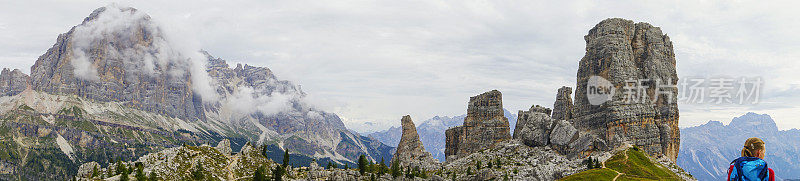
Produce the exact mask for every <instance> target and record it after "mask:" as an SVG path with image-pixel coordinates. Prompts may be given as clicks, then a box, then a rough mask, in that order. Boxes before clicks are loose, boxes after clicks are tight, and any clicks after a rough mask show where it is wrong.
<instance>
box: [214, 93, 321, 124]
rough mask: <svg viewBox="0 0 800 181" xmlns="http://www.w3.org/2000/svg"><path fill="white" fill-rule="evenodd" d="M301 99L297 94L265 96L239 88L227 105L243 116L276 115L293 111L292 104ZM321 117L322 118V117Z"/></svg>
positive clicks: (228, 99)
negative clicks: (255, 114) (254, 114)
mask: <svg viewBox="0 0 800 181" xmlns="http://www.w3.org/2000/svg"><path fill="white" fill-rule="evenodd" d="M297 99H299V97H297V95H295V94H284V93H279V92H276V93H273V94H271V95H265V94H262V93H259V92H257V91H255V90H254V89H253V88H250V87H245V86H242V87H239V88H238V89H237V90H236V92H234V93H233V94H232V95H231V96H229V97H228V98H227V99H226V100H225V101H226V102H225V103H226V104H227V105H228V106H230V107H231V108H233V109H234V110H236V111H238V112H239V113H241V114H252V113H262V114H264V115H274V114H278V113H284V112H288V111H291V109H292V103H293V102H295V100H297ZM320 117H321V116H320Z"/></svg>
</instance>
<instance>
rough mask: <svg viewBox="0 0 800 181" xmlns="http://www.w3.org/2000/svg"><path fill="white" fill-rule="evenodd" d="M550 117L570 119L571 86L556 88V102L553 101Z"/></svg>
mask: <svg viewBox="0 0 800 181" xmlns="http://www.w3.org/2000/svg"><path fill="white" fill-rule="evenodd" d="M552 118H553V119H555V120H568V119H572V87H566V86H562V87H561V88H558V93H556V102H555V103H553V115H552Z"/></svg>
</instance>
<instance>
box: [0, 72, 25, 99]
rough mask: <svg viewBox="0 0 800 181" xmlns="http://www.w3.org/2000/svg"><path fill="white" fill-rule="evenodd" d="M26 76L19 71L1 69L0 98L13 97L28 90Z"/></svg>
mask: <svg viewBox="0 0 800 181" xmlns="http://www.w3.org/2000/svg"><path fill="white" fill-rule="evenodd" d="M28 78H29V76H28V75H25V73H22V71H20V70H19V69H14V70H13V71H11V70H8V69H7V68H3V71H2V72H0V96H13V95H17V94H19V93H20V92H22V91H24V90H25V89H27V88H28Z"/></svg>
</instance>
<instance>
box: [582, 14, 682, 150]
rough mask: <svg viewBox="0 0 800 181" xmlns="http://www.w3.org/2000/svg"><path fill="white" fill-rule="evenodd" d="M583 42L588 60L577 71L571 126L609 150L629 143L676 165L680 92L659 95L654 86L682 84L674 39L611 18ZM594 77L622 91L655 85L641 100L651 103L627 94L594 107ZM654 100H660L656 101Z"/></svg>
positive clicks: (654, 29) (618, 93) (641, 25)
mask: <svg viewBox="0 0 800 181" xmlns="http://www.w3.org/2000/svg"><path fill="white" fill-rule="evenodd" d="M584 39H585V40H586V54H585V55H584V57H583V58H582V59H581V61H580V65H579V69H578V81H577V86H576V90H575V105H574V109H573V111H574V112H573V119H571V122H572V123H574V124H575V125H574V126H575V127H576V128H577V129H579V130H581V131H588V132H592V133H595V134H598V137H600V138H602V139H604V140H605V142H606V143H607V144H608V147H609V148H614V147H617V146H619V145H622V144H624V143H630V144H632V145H637V146H639V147H640V148H642V149H643V150H645V151H646V152H647V153H649V154H653V155H665V156H667V157H668V158H670V160H673V161H674V160H675V158H676V157H677V153H678V148H679V144H680V143H679V140H680V131H679V130H678V104H677V96H678V90H677V88H675V87H673V88H661V89H659V90H658V91H656V88H657V86H656V85H657V84H656V82H655V80H658V81H660V82H659V83H658V84H661V85H675V84H677V82H678V77H677V74H676V71H675V53H674V51H673V50H672V42H671V41H670V40H669V37H668V36H667V35H665V34H663V33H662V32H661V29H660V28H658V27H653V26H652V25H650V24H648V23H634V22H633V21H630V20H625V19H620V18H611V19H606V20H603V21H602V22H600V23H599V24H597V25H596V26H595V27H594V28H592V29H591V30H590V31H589V34H588V35H586V36H584ZM592 76H600V77H603V78H605V79H607V80H608V81H610V82H611V83H612V84H613V85H614V86H616V87H617V88H621V87H623V85H624V84H625V81H626V80H645V79H646V80H650V81H651V82H649V85H650V86H648V88H646V90H647V91H646V92H643V94H642V95H646V96H647V98H648V99H643V100H642V101H638V102H636V101H631V102H628V101H626V100H625V99H624V98H625V97H624V94H623V92H624V91H623V90H618V91H615V92H614V94H613V97H612V99H611V100H610V101H607V102H605V103H603V104H601V105H592V104H590V102H589V100H588V98H587V85H588V84H587V81H588V80H589V78H590V77H592ZM657 92H662V93H660V94H656V93H657ZM669 94H671V96H669ZM655 97H658V99H657V100H655V101H654V100H653V98H655ZM662 125H664V126H662Z"/></svg>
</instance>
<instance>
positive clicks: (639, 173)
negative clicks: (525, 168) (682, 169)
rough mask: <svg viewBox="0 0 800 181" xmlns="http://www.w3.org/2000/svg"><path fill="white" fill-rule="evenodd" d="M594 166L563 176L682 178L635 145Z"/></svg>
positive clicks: (596, 178) (569, 178) (628, 178)
mask: <svg viewBox="0 0 800 181" xmlns="http://www.w3.org/2000/svg"><path fill="white" fill-rule="evenodd" d="M603 165H605V166H604V168H596V169H591V170H587V171H583V172H580V173H577V174H573V175H570V176H567V177H564V178H562V179H559V180H562V181H569V180H683V179H682V178H681V177H680V176H678V175H677V174H675V173H674V172H672V171H671V170H670V169H668V168H667V167H666V166H663V165H661V164H659V163H657V162H655V161H654V160H653V159H651V158H650V157H649V156H648V155H647V154H646V153H644V152H642V151H641V150H639V149H638V148H636V147H633V148H628V149H626V150H623V151H619V152H617V153H616V154H614V156H612V157H611V158H609V159H608V160H606V161H605V162H603Z"/></svg>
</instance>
